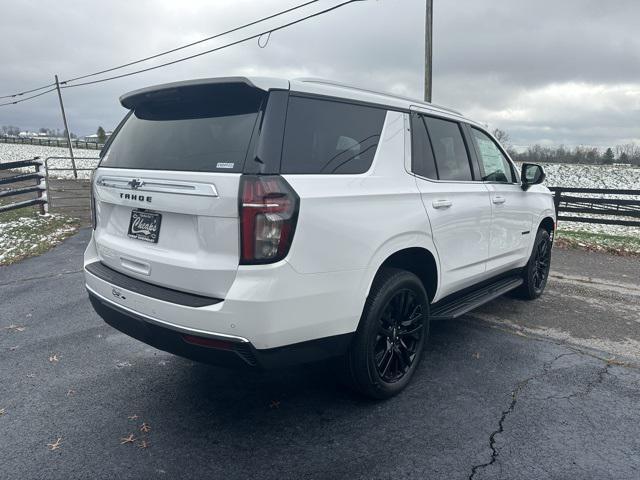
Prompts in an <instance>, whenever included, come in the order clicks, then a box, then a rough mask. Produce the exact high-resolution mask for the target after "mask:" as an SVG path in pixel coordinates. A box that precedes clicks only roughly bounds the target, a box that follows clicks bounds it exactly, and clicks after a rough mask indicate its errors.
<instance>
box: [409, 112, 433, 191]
mask: <svg viewBox="0 0 640 480" xmlns="http://www.w3.org/2000/svg"><path fill="white" fill-rule="evenodd" d="M411 170H412V171H413V173H415V174H417V175H420V176H422V177H427V178H433V179H436V180H437V179H438V170H437V169H436V160H435V158H434V156H433V149H432V148H431V141H430V140H429V134H428V133H427V127H426V125H425V124H424V118H423V117H422V115H417V114H415V113H412V114H411Z"/></svg>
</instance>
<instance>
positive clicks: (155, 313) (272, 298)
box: [84, 79, 555, 349]
mask: <svg viewBox="0 0 640 480" xmlns="http://www.w3.org/2000/svg"><path fill="white" fill-rule="evenodd" d="M260 82H261V85H263V86H264V88H268V86H269V82H268V80H266V79H260ZM274 82H276V81H274ZM274 85H275V86H277V87H278V88H282V86H283V83H282V81H281V80H278V81H277V82H276V83H274ZM290 88H291V90H295V91H298V92H307V93H311V94H320V95H328V96H331V97H341V98H346V99H349V100H352V101H360V102H371V103H377V104H381V103H382V104H385V105H389V107H390V109H389V110H388V111H387V114H386V120H385V123H384V127H383V131H382V135H381V139H380V142H379V145H378V149H377V152H376V155H375V158H374V160H373V164H372V166H371V168H370V169H369V170H368V171H367V172H366V173H363V174H357V175H348V174H346V175H283V177H284V178H285V179H286V180H287V182H288V183H289V184H290V185H291V186H292V187H293V189H295V191H296V192H297V194H298V195H299V197H300V211H299V217H298V222H297V227H296V230H295V235H294V239H293V243H292V246H291V249H290V251H289V254H288V255H287V257H286V258H285V259H284V260H282V261H279V262H277V263H274V264H269V265H253V266H247V265H239V218H238V189H239V181H240V174H235V173H192V172H176V171H158V170H154V171H143V170H124V169H109V168H99V169H98V170H97V171H96V173H95V175H94V188H95V197H96V210H97V218H98V221H97V228H96V230H95V231H94V233H93V236H92V238H91V241H90V243H89V245H88V247H87V250H86V252H85V258H84V262H85V265H87V264H89V263H93V262H96V261H101V262H103V263H105V264H106V265H107V266H109V267H111V268H112V269H114V270H117V271H119V272H121V273H123V274H126V275H128V276H130V277H133V278H135V279H139V280H142V281H145V282H149V283H152V284H156V285H160V286H163V287H168V288H172V289H175V290H180V291H185V292H189V293H194V294H200V295H205V296H212V297H217V298H222V299H224V300H223V301H222V302H220V303H217V304H215V305H211V306H207V307H199V308H194V307H186V306H182V305H177V304H173V303H169V302H165V301H162V300H157V299H154V298H149V297H146V296H143V295H140V294H137V293H134V292H131V291H127V290H125V289H122V288H121V287H118V288H119V290H121V291H122V293H123V295H122V296H123V297H125V298H124V299H123V298H119V297H116V296H114V295H112V289H113V285H111V284H110V283H108V282H106V281H104V280H101V279H99V278H98V277H96V276H94V275H92V274H90V273H88V272H86V271H85V276H86V284H87V287H88V289H89V290H90V291H92V292H93V293H94V294H96V295H98V296H100V297H102V298H103V299H104V300H105V301H108V302H109V303H112V304H116V305H119V306H120V307H121V308H124V309H126V310H128V311H131V312H135V313H137V314H139V315H141V316H143V317H148V318H150V319H154V320H155V322H156V323H160V324H162V323H166V324H168V325H172V326H177V327H180V328H181V329H183V330H184V331H193V332H194V333H196V334H197V333H205V334H206V333H210V334H215V335H228V336H233V337H239V338H241V339H246V340H248V341H250V342H251V343H252V344H253V345H254V346H255V347H256V348H257V349H268V348H274V347H280V346H285V345H289V344H294V343H298V342H303V341H307V340H313V339H318V338H323V337H329V336H333V335H339V334H344V333H350V332H354V331H355V330H356V329H357V326H358V322H359V320H360V316H361V314H362V310H363V307H364V304H365V300H366V298H367V295H368V292H369V288H370V286H371V283H372V281H373V278H374V277H375V275H376V272H377V271H378V269H379V268H380V266H381V265H382V263H383V262H384V261H385V260H386V259H387V258H389V256H390V255H392V254H394V253H396V252H398V251H400V250H403V249H406V248H412V247H418V248H422V249H425V250H428V251H429V252H431V253H432V255H433V257H434V258H435V260H436V265H437V269H438V275H437V277H438V285H437V290H436V292H435V296H434V298H433V299H432V301H433V302H436V301H438V300H440V299H442V298H444V297H445V296H447V295H450V294H452V293H455V292H456V291H459V290H461V289H464V288H467V287H470V286H472V285H474V284H476V283H479V282H481V281H483V280H486V279H488V278H490V277H492V276H495V275H497V274H500V273H502V272H506V271H508V270H511V269H514V268H518V267H523V266H524V265H525V264H526V263H527V261H528V258H529V256H530V253H531V250H532V248H533V241H534V238H535V233H536V231H537V229H538V226H539V225H540V222H541V221H542V220H543V219H544V218H546V217H551V218H552V219H554V220H555V211H554V206H553V200H552V196H551V193H550V192H549V190H548V189H547V188H545V187H543V186H539V185H538V186H533V187H532V188H530V189H529V190H527V191H524V190H523V189H522V188H521V186H520V184H519V183H514V184H499V185H498V184H492V183H486V182H478V181H473V182H446V181H433V180H428V179H425V178H421V177H418V176H416V175H413V174H412V173H411V172H410V165H411V132H410V127H409V113H408V110H409V109H410V108H411V107H412V106H415V105H416V104H417V102H415V101H412V100H405V99H401V98H397V97H390V96H386V95H383V94H378V93H373V92H367V91H362V90H357V89H353V88H347V87H341V86H336V85H332V84H328V83H321V82H311V81H291V82H290ZM420 107H421V111H422V112H424V113H433V114H435V115H437V116H440V117H443V118H450V119H453V120H456V121H464V122H467V123H469V124H472V125H474V126H476V127H479V128H482V127H481V126H479V125H478V124H476V123H474V122H472V121H470V120H467V119H465V118H463V117H461V116H459V115H457V114H454V113H451V112H448V111H446V110H442V109H439V108H437V107H432V106H430V105H428V104H423V105H420ZM394 109H401V110H406V111H407V112H403V111H396V110H394ZM118 177H120V179H121V180H123V181H124V180H130V179H132V178H142V179H145V180H146V181H149V180H152V181H155V182H157V183H158V184H159V185H160V187H159V188H158V191H156V192H153V193H152V195H153V206H152V207H149V208H153V209H154V210H158V211H162V212H163V219H162V231H161V235H160V241H159V242H158V243H157V244H149V243H145V242H142V241H139V240H135V239H131V238H128V237H127V228H128V224H129V218H130V214H131V210H132V208H135V207H138V206H141V205H138V204H137V203H136V201H132V200H127V199H124V198H121V196H120V193H122V192H124V190H118V189H114V188H112V187H107V186H101V184H100V182H101V179H105V178H106V179H109V178H110V179H112V180H113V179H114V178H115V179H116V180H117V178H118ZM172 182H173V183H176V182H186V183H191V184H194V185H196V184H197V185H199V186H200V187H202V189H200V190H198V191H199V192H201V193H202V192H204V193H202V194H201V195H196V194H183V193H176V192H170V191H167V190H170V189H171V187H170V185H171V184H172ZM209 186H213V187H214V190H207V189H208V188H209ZM147 195H148V193H147ZM496 196H499V197H502V198H503V199H504V202H502V200H501V199H499V202H502V203H494V199H495V197H496ZM525 231H529V232H530V233H529V234H523V232H525Z"/></svg>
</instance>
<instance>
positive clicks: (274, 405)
mask: <svg viewBox="0 0 640 480" xmlns="http://www.w3.org/2000/svg"><path fill="white" fill-rule="evenodd" d="M269 408H280V402H279V401H278V400H271V404H270V405H269Z"/></svg>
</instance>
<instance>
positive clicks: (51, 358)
mask: <svg viewBox="0 0 640 480" xmlns="http://www.w3.org/2000/svg"><path fill="white" fill-rule="evenodd" d="M49 361H50V362H51V363H55V362H58V361H59V359H58V354H57V353H54V354H53V355H51V356H50V357H49Z"/></svg>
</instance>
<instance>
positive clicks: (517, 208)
mask: <svg viewBox="0 0 640 480" xmlns="http://www.w3.org/2000/svg"><path fill="white" fill-rule="evenodd" d="M467 131H468V132H469V134H470V137H471V141H470V142H469V143H472V144H473V147H474V148H475V150H476V154H477V156H478V163H479V167H480V172H481V175H482V180H483V182H484V183H485V185H486V186H487V189H488V190H489V194H490V196H491V208H492V210H493V218H492V222H491V238H490V243H489V259H488V261H487V271H488V272H490V273H496V274H497V273H500V272H502V271H506V270H510V269H511V268H516V267H519V266H522V262H523V260H525V259H527V258H528V254H529V252H528V249H529V245H530V241H531V236H532V235H535V232H533V233H532V222H533V215H532V213H531V212H532V211H533V210H532V208H531V206H530V205H528V202H529V201H530V200H531V196H530V195H527V192H525V191H523V190H522V188H521V186H520V182H519V180H518V176H517V174H516V172H515V169H514V168H513V165H512V164H511V162H510V161H509V160H508V159H507V156H506V154H505V153H504V152H503V151H502V149H501V148H500V146H499V145H498V144H497V143H496V142H495V141H494V140H493V139H492V138H491V136H489V135H488V134H487V133H486V132H484V131H482V130H481V129H479V128H476V127H474V126H468V130H467Z"/></svg>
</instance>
